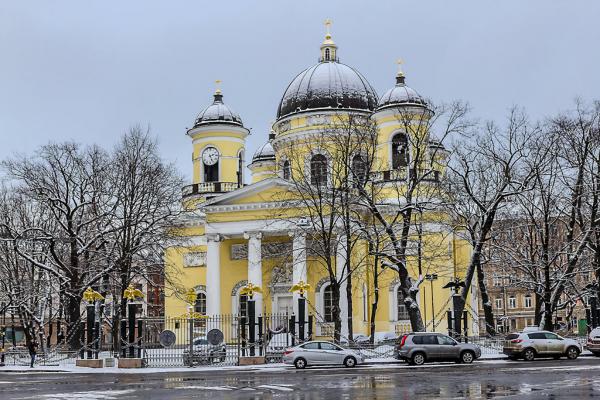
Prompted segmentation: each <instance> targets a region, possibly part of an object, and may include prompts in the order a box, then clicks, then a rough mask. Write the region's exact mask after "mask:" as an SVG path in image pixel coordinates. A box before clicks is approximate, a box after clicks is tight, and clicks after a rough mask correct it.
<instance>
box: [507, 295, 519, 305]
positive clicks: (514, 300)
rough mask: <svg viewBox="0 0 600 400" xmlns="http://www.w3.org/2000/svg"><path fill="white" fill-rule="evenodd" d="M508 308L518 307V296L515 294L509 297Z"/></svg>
mask: <svg viewBox="0 0 600 400" xmlns="http://www.w3.org/2000/svg"><path fill="white" fill-rule="evenodd" d="M508 308H517V298H516V297H515V296H510V297H509V298H508Z"/></svg>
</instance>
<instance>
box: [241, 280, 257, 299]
mask: <svg viewBox="0 0 600 400" xmlns="http://www.w3.org/2000/svg"><path fill="white" fill-rule="evenodd" d="M254 293H262V289H261V288H260V287H259V286H257V285H255V284H253V283H252V282H248V284H247V285H246V286H244V287H243V288H242V290H240V294H244V295H246V296H248V297H250V298H252V297H253V296H254Z"/></svg>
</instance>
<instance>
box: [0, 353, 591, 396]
mask: <svg viewBox="0 0 600 400" xmlns="http://www.w3.org/2000/svg"><path fill="white" fill-rule="evenodd" d="M594 397H598V398H600V359H597V358H580V359H578V360H574V361H567V360H559V361H555V360H538V361H534V362H532V363H527V362H524V361H521V362H512V361H480V362H476V363H475V364H473V365H455V364H432V365H426V366H424V367H416V368H415V367H408V366H406V365H386V366H383V367H377V368H376V367H372V366H370V367H366V366H365V367H357V368H354V369H345V368H312V369H306V370H304V371H296V370H295V369H293V368H289V369H288V368H275V369H270V370H267V369H262V370H255V371H226V372H225V371H211V372H204V371H195V372H194V371H193V370H191V371H190V372H167V373H151V374H144V373H140V374H137V373H136V374H99V373H94V374H74V373H68V374H65V373H2V372H1V371H0V399H88V400H89V399H98V400H113V399H114V400H125V399H144V400H150V399H211V400H218V399H310V400H312V399H314V400H317V399H319V400H321V399H323V400H325V399H353V400H355V399H356V400H360V399H411V400H412V399H436V398H440V399H465V398H467V399H491V398H514V399H520V398H523V399H587V398H594Z"/></svg>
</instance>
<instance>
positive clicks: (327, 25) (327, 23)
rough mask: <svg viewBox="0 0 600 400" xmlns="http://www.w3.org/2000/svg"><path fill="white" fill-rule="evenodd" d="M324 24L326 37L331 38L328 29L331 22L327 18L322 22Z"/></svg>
mask: <svg viewBox="0 0 600 400" xmlns="http://www.w3.org/2000/svg"><path fill="white" fill-rule="evenodd" d="M324 24H325V29H327V35H328V36H331V32H329V28H331V20H330V19H329V18H327V19H326V20H325V22H324Z"/></svg>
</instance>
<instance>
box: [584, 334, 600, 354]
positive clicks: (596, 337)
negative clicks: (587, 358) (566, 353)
mask: <svg viewBox="0 0 600 400" xmlns="http://www.w3.org/2000/svg"><path fill="white" fill-rule="evenodd" d="M585 347H586V348H587V349H588V350H589V351H591V352H592V354H593V355H595V356H596V357H600V328H594V329H592V331H591V332H590V334H589V335H588V339H587V344H586V346H585Z"/></svg>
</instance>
